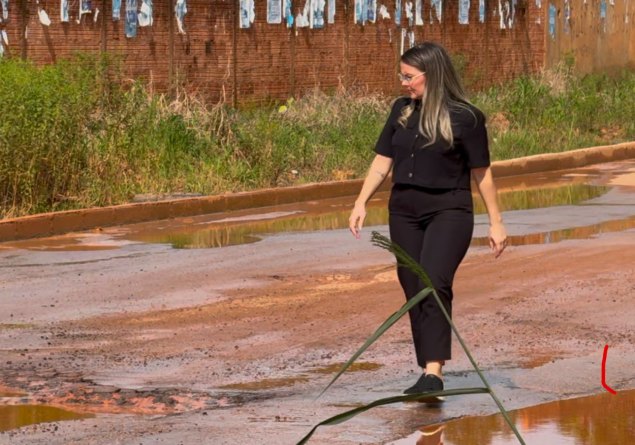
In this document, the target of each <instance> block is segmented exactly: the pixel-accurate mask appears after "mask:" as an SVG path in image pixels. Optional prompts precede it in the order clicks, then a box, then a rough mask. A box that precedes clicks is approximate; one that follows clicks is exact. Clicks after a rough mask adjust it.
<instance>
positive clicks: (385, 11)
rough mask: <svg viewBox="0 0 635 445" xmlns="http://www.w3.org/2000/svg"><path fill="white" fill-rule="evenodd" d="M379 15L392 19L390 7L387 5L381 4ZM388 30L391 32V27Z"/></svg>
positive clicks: (384, 18) (385, 18)
mask: <svg viewBox="0 0 635 445" xmlns="http://www.w3.org/2000/svg"><path fill="white" fill-rule="evenodd" d="M379 17H381V18H382V19H383V20H390V13H389V12H388V8H386V5H380V6H379ZM388 31H389V32H390V29H388Z"/></svg>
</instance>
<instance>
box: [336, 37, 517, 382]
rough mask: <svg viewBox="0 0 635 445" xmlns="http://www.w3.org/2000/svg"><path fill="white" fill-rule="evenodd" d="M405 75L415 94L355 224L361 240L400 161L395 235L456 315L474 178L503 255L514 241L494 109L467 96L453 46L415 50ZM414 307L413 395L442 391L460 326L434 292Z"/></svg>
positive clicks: (398, 112)
mask: <svg viewBox="0 0 635 445" xmlns="http://www.w3.org/2000/svg"><path fill="white" fill-rule="evenodd" d="M398 76H399V80H400V81H401V84H402V86H403V87H404V88H405V89H406V92H407V95H406V96H405V97H401V98H399V99H397V100H396V101H395V103H394V104H393V107H392V110H391V112H390V115H389V117H388V120H387V122H386V124H385V126H384V129H383V130H382V132H381V134H380V136H379V139H378V141H377V144H376V146H375V153H376V155H375V158H374V160H373V161H372V163H371V166H370V169H369V172H368V174H367V176H366V179H365V180H364V184H363V186H362V189H361V191H360V193H359V196H358V198H357V200H356V201H355V206H354V208H353V211H352V213H351V216H350V218H349V227H350V230H351V232H352V233H353V235H355V236H356V237H357V238H359V234H360V230H361V228H362V226H363V223H364V218H365V217H366V203H367V202H368V200H369V199H370V198H371V197H372V195H373V194H374V193H375V191H376V190H377V188H378V187H379V186H380V185H381V183H382V182H383V181H384V179H385V178H386V176H387V175H388V173H389V172H390V171H391V169H392V181H393V187H392V191H391V195H390V200H389V204H388V210H389V227H390V237H391V239H392V241H393V242H394V243H396V244H398V245H399V246H400V247H401V248H402V249H404V250H405V251H406V252H407V253H408V255H410V256H411V257H412V258H413V259H415V260H416V261H419V263H420V264H421V266H422V267H423V269H424V270H425V271H426V273H427V274H428V275H429V277H430V279H431V281H432V284H433V285H434V287H435V289H436V291H437V293H438V295H439V297H440V298H441V300H442V301H443V304H444V306H445V308H446V310H447V311H448V313H450V314H451V310H452V297H453V295H452V282H453V280H454V274H455V272H456V270H457V268H458V267H459V264H460V263H461V261H462V260H463V257H464V256H465V253H466V252H467V249H468V247H469V245H470V240H471V239H472V231H473V228H474V215H473V210H472V208H473V203H472V194H471V191H470V178H473V179H474V181H475V183H476V185H477V187H478V190H479V193H480V195H481V196H482V198H483V201H484V202H485V205H486V207H487V213H488V215H489V222H490V227H489V241H490V247H491V248H492V250H493V252H494V255H495V256H496V257H498V256H499V255H500V254H501V253H502V252H503V250H504V249H505V246H506V245H507V235H506V232H505V227H504V226H503V221H502V218H501V214H500V211H499V209H498V204H497V201H496V187H495V185H494V181H493V178H492V173H491V170H490V158H489V147H488V141H487V130H486V128H485V116H484V115H483V113H482V112H481V111H480V110H479V109H478V108H476V107H475V106H474V105H472V104H471V103H470V102H469V101H468V100H467V98H466V95H465V93H464V90H463V87H462V86H461V82H460V80H459V78H458V76H457V74H456V71H455V69H454V67H453V66H452V62H451V60H450V58H449V56H448V54H447V52H446V51H445V50H444V49H443V47H441V46H440V45H438V44H436V43H432V42H426V43H422V44H419V45H417V46H415V47H413V48H411V49H409V50H408V51H406V52H405V53H404V54H403V55H402V56H401V63H400V72H399V74H398ZM397 275H398V277H399V283H400V284H401V287H402V288H403V290H404V293H405V295H406V298H408V299H409V298H412V297H414V296H415V295H416V294H417V293H418V292H419V291H421V290H422V289H423V288H424V285H423V283H422V282H421V281H420V280H419V279H418V278H417V276H416V275H415V274H414V273H412V272H411V271H410V270H408V269H406V268H404V267H398V269H397ZM409 315H410V323H411V327H412V337H413V341H414V347H415V352H416V357H417V363H418V364H419V366H421V368H422V370H423V373H422V375H421V377H420V378H419V379H418V381H417V382H416V383H415V384H414V385H413V386H411V387H410V388H408V389H406V390H405V391H404V393H406V394H414V393H420V392H426V391H437V390H442V389H443V374H442V367H443V366H444V365H445V362H446V361H447V360H449V359H450V358H451V354H450V347H451V329H450V325H449V324H448V322H447V320H446V319H445V317H444V316H443V313H442V312H441V310H440V308H439V307H438V305H437V302H436V301H435V300H434V299H433V298H426V299H424V300H423V302H422V303H420V304H419V305H417V306H416V307H414V308H412V309H411V310H410V314H409Z"/></svg>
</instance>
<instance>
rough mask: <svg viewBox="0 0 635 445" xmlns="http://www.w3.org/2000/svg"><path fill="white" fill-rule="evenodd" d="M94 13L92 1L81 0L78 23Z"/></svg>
mask: <svg viewBox="0 0 635 445" xmlns="http://www.w3.org/2000/svg"><path fill="white" fill-rule="evenodd" d="M91 12H93V7H92V4H91V1H90V0H79V16H78V17H77V23H79V22H80V21H81V19H82V15H84V14H90V13H91Z"/></svg>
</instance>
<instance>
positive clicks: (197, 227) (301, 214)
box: [2, 162, 635, 251]
mask: <svg viewBox="0 0 635 445" xmlns="http://www.w3.org/2000/svg"><path fill="white" fill-rule="evenodd" d="M607 165H609V166H610V167H606V166H596V167H593V168H582V169H576V170H568V171H560V172H550V173H542V174H533V175H524V176H515V177H505V178H501V179H500V180H498V187H499V202H500V206H501V208H502V210H504V211H511V210H529V209H536V208H550V207H557V206H564V205H569V206H577V205H584V203H586V202H587V201H589V200H592V199H594V198H598V197H601V196H603V195H605V194H606V193H608V192H609V191H610V190H612V189H613V187H614V186H615V187H621V188H624V187H622V186H623V185H624V184H623V181H621V180H620V179H619V178H623V177H626V176H629V175H632V171H633V170H635V162H625V163H621V164H607ZM627 189H628V190H633V189H632V188H630V187H629V188H627ZM388 196H389V193H388V192H380V193H378V194H376V196H375V199H373V200H371V201H370V202H369V204H368V206H367V212H368V213H367V218H366V221H365V226H367V227H368V226H376V225H384V224H387V222H388V210H387V208H386V207H387V200H388ZM353 199H354V197H340V198H331V199H323V200H316V201H307V202H299V203H293V204H286V205H280V206H276V207H270V208H257V209H248V210H241V211H233V212H227V213H217V214H209V215H201V216H196V217H186V218H175V219H171V220H162V221H154V222H148V223H140V224H133V225H129V226H122V227H118V228H111V229H104V230H97V231H94V232H86V233H81V234H69V235H64V236H57V237H51V238H46V239H37V240H25V241H18V242H12V243H4V244H3V245H2V246H3V247H4V248H22V249H29V250H50V251H59V250H101V249H117V248H120V247H121V246H124V245H127V244H130V243H151V244H167V245H170V246H172V247H173V248H177V249H199V248H217V247H224V246H232V245H237V244H247V243H253V242H257V241H259V240H261V239H262V238H263V237H264V236H266V235H270V234H276V233H288V232H309V231H321V230H333V229H343V228H346V227H348V217H349V214H350V209H351V205H352V200H353ZM634 200H635V198H634ZM475 212H476V213H477V214H480V213H484V212H485V206H484V205H483V203H482V202H481V200H480V197H476V199H475ZM614 222H615V223H614ZM633 227H635V221H634V220H633V218H627V219H624V218H622V219H621V220H620V221H611V222H609V223H606V224H601V225H597V224H594V225H589V226H588V227H584V228H575V229H571V231H567V230H561V231H558V232H557V233H556V232H553V233H552V232H544V233H534V234H532V235H530V236H526V237H513V239H512V241H513V243H514V244H516V245H520V244H530V243H542V242H553V241H557V240H561V239H567V238H580V237H588V236H592V235H594V234H597V233H601V232H605V231H615V230H626V229H629V228H633ZM479 243H481V240H478V239H476V240H475V244H477V245H478V244H479Z"/></svg>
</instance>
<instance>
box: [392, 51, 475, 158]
mask: <svg viewBox="0 0 635 445" xmlns="http://www.w3.org/2000/svg"><path fill="white" fill-rule="evenodd" d="M401 62H402V63H405V64H406V65H410V66H412V67H414V68H416V69H418V70H419V71H421V72H425V73H426V74H425V76H426V88H425V91H424V93H423V97H422V98H421V113H420V119H419V132H420V133H421V134H422V135H423V136H425V137H426V139H427V140H428V142H427V143H426V144H425V146H428V145H432V144H434V143H435V142H436V141H437V139H438V138H439V137H440V138H441V139H442V140H444V141H445V142H447V143H448V146H452V142H453V139H454V135H453V133H452V124H451V122H450V109H456V108H466V109H468V110H469V107H468V104H470V102H469V101H468V99H467V97H466V94H465V90H464V89H463V85H461V80H460V79H459V76H458V75H457V73H456V70H455V69H454V66H453V65H452V61H451V60H450V56H449V55H448V53H447V52H446V51H445V49H444V48H443V47H442V46H441V45H438V44H436V43H434V42H424V43H420V44H419V45H416V46H413V47H412V48H410V49H409V50H408V51H406V52H405V53H403V55H402V56H401ZM414 109H415V104H414V101H412V102H411V103H410V104H409V105H408V106H406V107H404V108H403V110H402V112H401V116H400V117H399V119H398V122H399V123H400V124H401V125H402V126H404V127H405V126H406V122H407V121H408V118H409V117H410V115H412V113H413V111H414ZM470 111H471V110H470Z"/></svg>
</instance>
